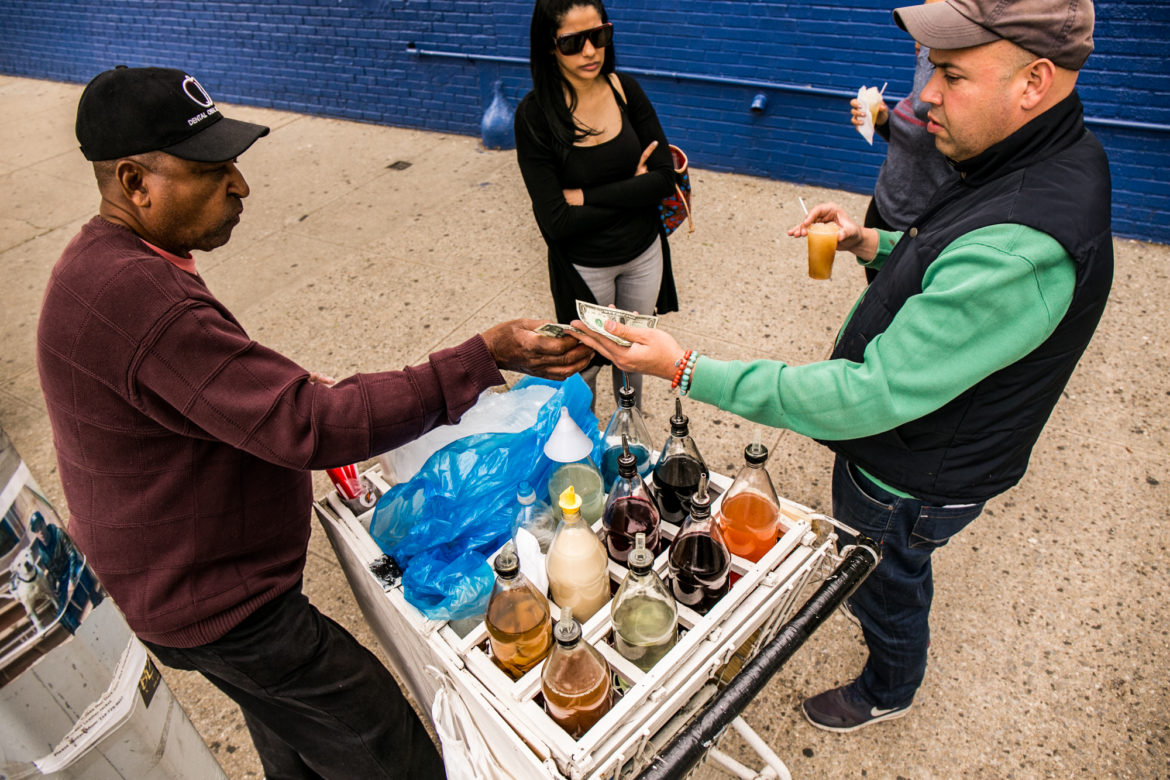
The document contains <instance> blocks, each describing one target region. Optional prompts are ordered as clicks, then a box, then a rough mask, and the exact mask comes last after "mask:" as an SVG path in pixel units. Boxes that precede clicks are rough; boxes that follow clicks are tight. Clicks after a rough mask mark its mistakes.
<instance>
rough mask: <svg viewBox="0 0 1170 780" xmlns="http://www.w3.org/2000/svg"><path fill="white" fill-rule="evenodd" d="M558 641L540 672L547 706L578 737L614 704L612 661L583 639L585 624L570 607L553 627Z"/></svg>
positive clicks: (565, 728)
mask: <svg viewBox="0 0 1170 780" xmlns="http://www.w3.org/2000/svg"><path fill="white" fill-rule="evenodd" d="M553 639H554V640H555V644H554V645H553V648H552V650H551V651H550V652H549V654H548V660H547V661H546V662H545V664H544V669H543V670H541V674H540V690H541V692H542V693H543V694H544V708H545V710H546V711H547V712H548V714H549V716H550V717H552V719H553V720H554V721H555V722H556V724H557V725H558V726H560V727H561V728H563V729H564V730H565V731H567V732H569V735H570V736H572V737H573V739H578V738H580V737H581V735H582V734H584V733H585V732H586V731H588V730H589V729H590V728H592V727H593V724H595V723H597V721H599V720H601V717H602V716H603V715H605V713H607V712H609V709H610V707H612V706H613V685H612V683H611V682H610V671H609V665H608V664H607V663H606V662H605V658H603V657H602V655H601V653H599V652H597V649H596V648H595V647H593V646H592V645H590V644H589V643H588V642H583V641H581V624H580V623H578V622H577V621H576V620H574V619H573V610H572V609H571V608H570V607H562V608H561V619H560V620H558V621H557V624H556V627H555V628H554V629H553Z"/></svg>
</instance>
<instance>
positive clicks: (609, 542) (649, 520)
mask: <svg viewBox="0 0 1170 780" xmlns="http://www.w3.org/2000/svg"><path fill="white" fill-rule="evenodd" d="M617 462H618V478H617V481H615V482H614V484H613V487H612V488H611V489H610V492H609V498H607V499H606V500H605V512H604V513H603V514H602V516H601V521H602V523H604V525H605V547H606V550H608V551H609V557H610V558H612V559H614V560H615V561H617V562H618V563H622V564H624V563H625V562H626V556H628V555H629V554H630V550H631V549H633V546H634V534H637V533H639V532H642V533H644V534H645V535H646V546H647V548H648V549H649V550H650V552H651V555H652V556H653V554H654V553H657V552H658V525H659V521H658V507H657V506H656V505H655V503H654V496H653V495H652V494H651V493H650V489H649V487H647V485H646V483H645V482H643V481H642V477H641V476H640V475H639V474H638V468H637V458H636V456H635V455H634V454H633V452H631V451H630V447H629V442H628V440H627V439H626V437H625V436H624V435H623V436H622V455H621V457H619V458H618V461H617Z"/></svg>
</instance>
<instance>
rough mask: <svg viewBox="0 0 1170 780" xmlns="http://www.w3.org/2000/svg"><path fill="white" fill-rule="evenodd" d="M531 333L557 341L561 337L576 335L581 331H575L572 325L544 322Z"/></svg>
mask: <svg viewBox="0 0 1170 780" xmlns="http://www.w3.org/2000/svg"><path fill="white" fill-rule="evenodd" d="M532 332H533V333H536V334H537V335H540V336H552V337H553V338H554V339H559V338H561V337H562V336H567V335H569V334H573V335H576V334H578V333H580V332H581V331H579V330H577V329H576V328H574V327H573V326H572V325H563V324H561V323H559V322H546V323H544V324H543V325H541V326H540V327H539V328H536V329H535V330H533V331H532Z"/></svg>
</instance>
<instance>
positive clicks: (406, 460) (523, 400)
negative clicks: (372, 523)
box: [378, 384, 556, 482]
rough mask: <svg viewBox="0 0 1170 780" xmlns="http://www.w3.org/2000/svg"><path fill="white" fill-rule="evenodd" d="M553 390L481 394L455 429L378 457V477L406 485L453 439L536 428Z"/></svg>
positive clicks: (433, 433) (545, 387) (444, 429)
mask: <svg viewBox="0 0 1170 780" xmlns="http://www.w3.org/2000/svg"><path fill="white" fill-rule="evenodd" d="M554 392H556V388H554V387H551V386H549V385H538V384H534V385H529V386H527V387H522V388H519V389H516V390H512V391H510V392H508V393H497V392H494V391H492V390H484V391H483V392H482V393H480V396H479V400H478V401H476V402H475V406H473V407H471V408H470V409H468V410H467V411H466V412H464V413H463V417H462V418H461V419H460V420H459V422H458V423H456V424H455V425H440V426H439V427H437V428H434V429H433V430H431V431H428V432H427V433H425V434H423V435H422V436H420V437H418V438H417V439H415V440H414V441H412V442H408V443H407V444H404V445H402V446H401V447H398V448H397V449H393V450H390V451H389V452H385V453H382V455H380V456H379V457H378V461H379V463H381V465H382V474H383V475H385V476H386V478H387V479H389V480H391V481H393V482H407V481H409V480H410V479H411V478H412V477H413V476H414V475H415V474H417V473H418V470H419V469H421V468H422V466H423V464H424V463H426V462H427V458H429V457H431V455H434V454H435V453H436V452H438V451H439V450H441V449H442V448H443V447H445V446H447V445H448V444H450V443H451V442H453V441H456V440H457V439H462V438H463V437H465V436H472V435H474V434H477V433H519V432H520V431H523V430H524V429H526V428H531V427H532V426H533V425H535V424H536V416H537V415H538V414H539V413H540V408H541V407H542V406H544V405H545V403H546V402H548V399H550V398H552V396H553V393H554Z"/></svg>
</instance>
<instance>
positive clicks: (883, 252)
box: [857, 230, 902, 271]
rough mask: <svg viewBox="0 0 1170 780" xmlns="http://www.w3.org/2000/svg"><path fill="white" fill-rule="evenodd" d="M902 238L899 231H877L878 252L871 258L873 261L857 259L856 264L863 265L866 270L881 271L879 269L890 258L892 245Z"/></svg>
mask: <svg viewBox="0 0 1170 780" xmlns="http://www.w3.org/2000/svg"><path fill="white" fill-rule="evenodd" d="M901 238H902V233H901V231H892V230H878V250H877V254H876V255H874V256H873V260H862V259H861V258H860V257H859V258H857V264H858V265H863V266H865V267H866V268H873V269H874V270H878V271H880V270H881V267H882V266H883V265H885V264H886V258H887V257H889V256H890V252H891V251H893V249H894V245H895V244H897V243H898V241H900V240H901Z"/></svg>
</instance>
